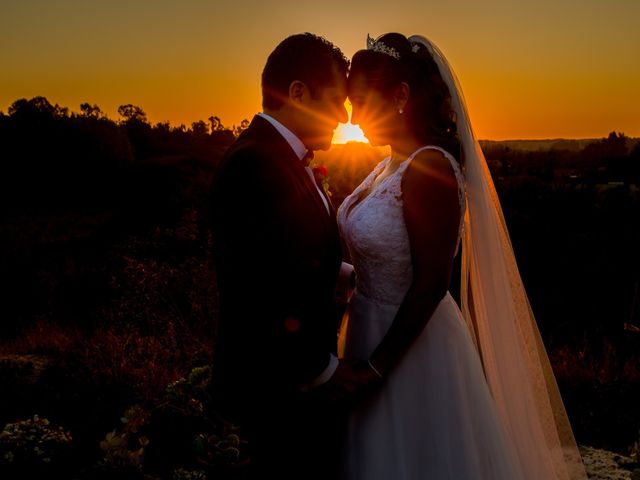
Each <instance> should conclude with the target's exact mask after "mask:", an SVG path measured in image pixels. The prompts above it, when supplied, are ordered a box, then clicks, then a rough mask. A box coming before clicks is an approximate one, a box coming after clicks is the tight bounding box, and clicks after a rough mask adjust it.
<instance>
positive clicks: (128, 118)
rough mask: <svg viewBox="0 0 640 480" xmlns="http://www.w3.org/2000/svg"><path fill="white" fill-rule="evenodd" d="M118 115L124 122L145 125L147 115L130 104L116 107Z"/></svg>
mask: <svg viewBox="0 0 640 480" xmlns="http://www.w3.org/2000/svg"><path fill="white" fill-rule="evenodd" d="M118 114H119V115H120V116H121V117H123V118H124V121H125V122H140V123H147V114H146V113H145V112H144V110H142V108H140V107H138V106H136V105H132V104H130V103H128V104H126V105H120V106H119V107H118Z"/></svg>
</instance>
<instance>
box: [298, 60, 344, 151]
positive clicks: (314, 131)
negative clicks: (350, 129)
mask: <svg viewBox="0 0 640 480" xmlns="http://www.w3.org/2000/svg"><path fill="white" fill-rule="evenodd" d="M310 93H311V92H309V95H307V96H305V98H304V100H303V101H302V102H301V108H300V110H299V115H298V120H299V122H298V132H299V136H300V139H301V140H302V141H303V143H304V144H305V145H306V146H307V148H309V149H311V150H327V149H329V147H330V146H331V140H332V138H333V132H334V131H335V129H336V128H337V127H338V123H346V122H347V120H348V119H349V116H348V113H347V110H346V109H345V106H344V102H345V100H346V99H347V79H346V77H345V76H344V75H342V74H340V73H339V72H338V71H337V70H334V72H333V79H332V81H331V82H330V83H328V84H327V85H324V86H320V87H318V89H317V90H316V91H315V92H314V95H311V94H310Z"/></svg>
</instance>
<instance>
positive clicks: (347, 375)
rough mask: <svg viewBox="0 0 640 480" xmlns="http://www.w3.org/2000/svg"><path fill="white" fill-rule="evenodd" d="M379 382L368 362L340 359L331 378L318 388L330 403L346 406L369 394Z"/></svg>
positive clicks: (379, 378) (380, 380) (378, 377)
mask: <svg viewBox="0 0 640 480" xmlns="http://www.w3.org/2000/svg"><path fill="white" fill-rule="evenodd" d="M381 382H382V378H381V377H380V376H379V375H378V374H377V373H376V372H375V370H374V369H373V368H371V366H370V365H369V363H368V362H366V361H362V360H360V361H353V360H344V359H342V360H340V363H339V364H338V367H337V368H336V371H335V372H334V374H333V375H332V376H331V378H330V379H329V380H328V381H327V382H326V383H325V384H324V385H322V386H320V387H318V388H319V389H320V390H321V391H322V392H323V395H325V396H326V398H327V400H328V401H329V402H330V403H333V404H335V405H337V406H344V407H346V408H348V407H350V406H352V405H354V404H356V403H357V402H359V401H360V400H362V399H363V398H365V397H366V396H368V395H370V394H371V393H372V392H373V391H374V390H375V389H376V387H377V386H378V385H379V384H380V383H381Z"/></svg>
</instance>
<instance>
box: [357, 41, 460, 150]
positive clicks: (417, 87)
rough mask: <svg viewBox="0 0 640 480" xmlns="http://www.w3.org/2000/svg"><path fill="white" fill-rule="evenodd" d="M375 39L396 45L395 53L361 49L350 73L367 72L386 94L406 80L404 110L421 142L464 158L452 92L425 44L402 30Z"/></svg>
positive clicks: (372, 83) (391, 46)
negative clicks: (406, 34) (404, 33)
mask: <svg viewBox="0 0 640 480" xmlns="http://www.w3.org/2000/svg"><path fill="white" fill-rule="evenodd" d="M375 43H376V44H378V45H384V47H387V49H393V51H394V52H393V53H394V54H395V55H393V54H391V55H390V54H389V53H385V52H384V51H379V50H384V47H383V48H381V49H379V50H378V51H377V50H376V49H367V50H360V51H358V52H356V54H355V55H354V56H353V59H352V60H351V69H350V75H354V74H357V73H359V74H363V75H364V76H365V78H366V81H367V84H368V85H369V86H370V87H372V88H375V89H376V90H378V91H379V92H381V93H382V94H383V95H386V96H390V95H392V92H393V89H394V88H395V87H396V86H397V85H398V84H400V83H402V82H405V83H406V84H407V85H409V90H410V92H409V100H408V102H407V104H406V106H405V108H404V112H405V113H404V114H405V115H407V116H408V118H409V126H410V128H411V129H412V133H413V134H414V135H415V137H416V138H417V139H418V140H419V141H420V142H423V143H424V144H431V145H437V146H440V147H442V148H444V149H445V150H447V151H448V152H449V153H451V154H452V155H453V156H455V157H456V158H457V159H458V160H459V161H462V158H461V155H460V142H459V139H458V134H457V128H456V119H455V113H454V111H453V108H452V106H451V94H450V93H449V89H448V88H447V85H446V83H445V82H444V80H443V79H442V76H441V75H440V72H439V70H438V66H437V65H436V63H435V62H434V60H433V58H432V57H431V55H430V54H429V52H428V51H427V49H426V48H425V46H424V45H419V44H411V43H410V42H409V40H408V39H407V37H405V36H404V35H401V34H399V33H387V34H384V35H382V36H380V37H378V38H377V39H376V40H375ZM387 52H388V50H387Z"/></svg>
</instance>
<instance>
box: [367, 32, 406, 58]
mask: <svg viewBox="0 0 640 480" xmlns="http://www.w3.org/2000/svg"><path fill="white" fill-rule="evenodd" d="M367 50H373V51H374V52H379V53H384V54H385V55H389V56H390V57H393V58H395V59H396V60H400V54H399V53H398V51H397V50H396V49H395V48H393V47H387V46H386V45H385V44H384V43H383V42H380V41H376V40H374V39H373V38H371V35H369V34H367Z"/></svg>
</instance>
